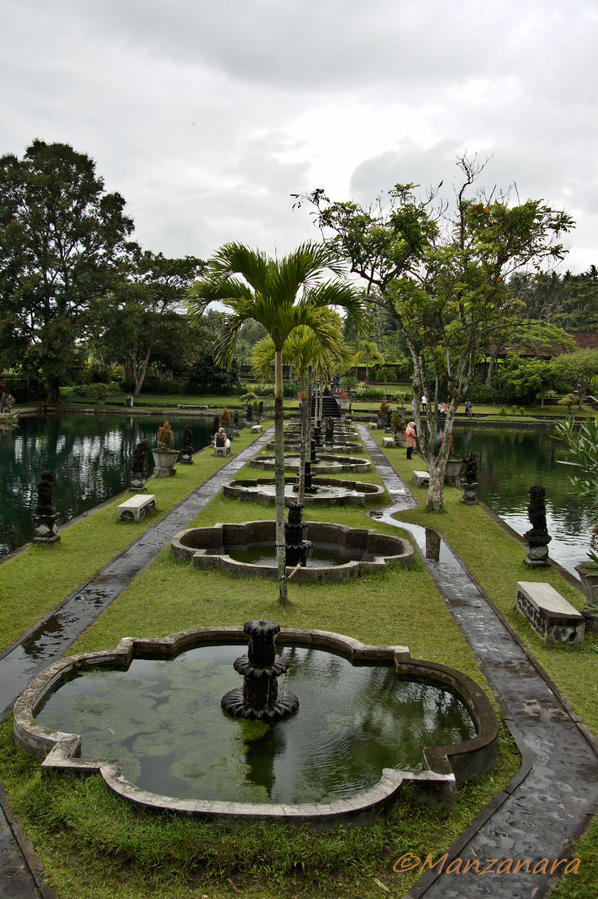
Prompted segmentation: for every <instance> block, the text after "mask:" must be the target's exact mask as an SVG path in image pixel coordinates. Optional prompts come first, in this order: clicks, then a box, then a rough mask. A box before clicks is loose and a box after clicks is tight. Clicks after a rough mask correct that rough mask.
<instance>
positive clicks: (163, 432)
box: [156, 421, 174, 450]
mask: <svg viewBox="0 0 598 899" xmlns="http://www.w3.org/2000/svg"><path fill="white" fill-rule="evenodd" d="M156 447H157V448H158V449H168V450H171V449H174V434H173V433H172V428H171V426H170V422H169V421H165V422H164V424H163V425H161V427H159V428H158V439H157V441H156Z"/></svg>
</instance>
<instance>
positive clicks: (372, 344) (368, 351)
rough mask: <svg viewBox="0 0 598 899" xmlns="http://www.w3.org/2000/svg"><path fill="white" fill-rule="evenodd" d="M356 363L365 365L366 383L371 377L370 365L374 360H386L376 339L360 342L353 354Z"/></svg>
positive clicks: (381, 361)
mask: <svg viewBox="0 0 598 899" xmlns="http://www.w3.org/2000/svg"><path fill="white" fill-rule="evenodd" d="M353 362H354V363H355V365H365V383H366V384H367V383H368V381H369V379H370V365H371V364H372V363H373V362H380V363H383V362H384V356H383V355H382V353H381V352H380V350H379V349H378V344H377V343H376V341H375V340H362V341H360V343H359V346H358V350H357V352H356V353H355V355H354V356H353Z"/></svg>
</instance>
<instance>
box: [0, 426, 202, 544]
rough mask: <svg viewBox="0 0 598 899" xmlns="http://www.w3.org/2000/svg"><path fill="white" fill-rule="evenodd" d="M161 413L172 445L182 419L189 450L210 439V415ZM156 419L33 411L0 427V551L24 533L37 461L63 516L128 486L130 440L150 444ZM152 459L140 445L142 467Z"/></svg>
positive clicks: (22, 539)
mask: <svg viewBox="0 0 598 899" xmlns="http://www.w3.org/2000/svg"><path fill="white" fill-rule="evenodd" d="M169 420H170V423H171V425H172V428H173V431H174V435H175V446H179V447H180V446H181V440H182V436H183V430H184V428H185V425H187V424H188V425H189V426H190V427H191V430H192V433H193V448H194V449H195V450H199V449H201V448H202V447H203V446H207V444H208V443H209V442H210V438H211V436H212V429H213V424H212V418H204V419H198V418H194V419H190V420H187V421H185V420H183V419H174V418H173V419H169ZM163 421H164V416H163V415H162V416H147V415H143V416H123V415H109V414H108V415H68V416H47V417H42V416H40V417H32V418H21V419H20V422H19V427H17V428H15V429H14V430H6V429H4V428H0V555H5V554H6V553H8V552H11V551H12V550H13V549H16V548H17V547H19V546H22V545H23V544H24V543H27V542H28V541H30V540H31V539H32V537H33V527H32V523H31V515H32V513H33V512H34V511H35V507H36V504H37V483H38V481H39V476H40V472H41V471H43V469H45V468H47V469H49V470H50V471H52V472H53V473H54V476H55V479H56V484H55V487H54V506H55V508H56V511H57V512H58V513H59V516H60V517H59V519H58V521H59V524H64V523H65V522H67V521H70V520H71V519H72V518H75V517H76V516H77V515H80V514H81V513H82V512H85V511H87V510H88V509H92V508H93V507H94V506H97V505H98V504H99V503H102V502H104V501H105V500H107V499H110V498H111V497H113V496H116V495H117V494H118V493H120V492H121V491H123V490H125V489H126V488H127V487H128V484H129V472H130V468H131V461H132V456H133V450H134V448H135V444H136V443H137V442H138V440H140V439H143V438H145V439H147V442H148V446H150V447H151V445H152V444H153V443H154V442H155V435H156V433H157V430H158V427H159V426H160V425H161V424H162V422H163ZM153 464H154V463H153V459H152V456H151V452H149V450H148V467H149V471H150V472H151V471H152V470H153Z"/></svg>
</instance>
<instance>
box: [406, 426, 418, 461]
mask: <svg viewBox="0 0 598 899" xmlns="http://www.w3.org/2000/svg"><path fill="white" fill-rule="evenodd" d="M405 437H406V438H407V458H408V459H410V458H411V456H412V454H413V450H414V449H415V446H416V443H417V432H416V430H415V422H414V421H410V422H409V424H408V425H407V428H406V429H405Z"/></svg>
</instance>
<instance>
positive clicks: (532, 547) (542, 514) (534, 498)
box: [523, 485, 552, 566]
mask: <svg viewBox="0 0 598 899" xmlns="http://www.w3.org/2000/svg"><path fill="white" fill-rule="evenodd" d="M528 495H529V505H528V507H527V517H528V518H529V520H530V523H531V529H530V530H529V531H526V532H525V534H524V535H523V537H524V540H525V542H526V543H527V546H528V551H527V559H525V563H526V565H531V566H540V565H548V544H549V543H550V541H551V540H552V537H551V536H550V535H549V533H548V529H547V527H546V506H545V502H544V500H545V496H546V490H545V489H544V487H539V486H537V485H534V486H533V487H530V488H529V491H528Z"/></svg>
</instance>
